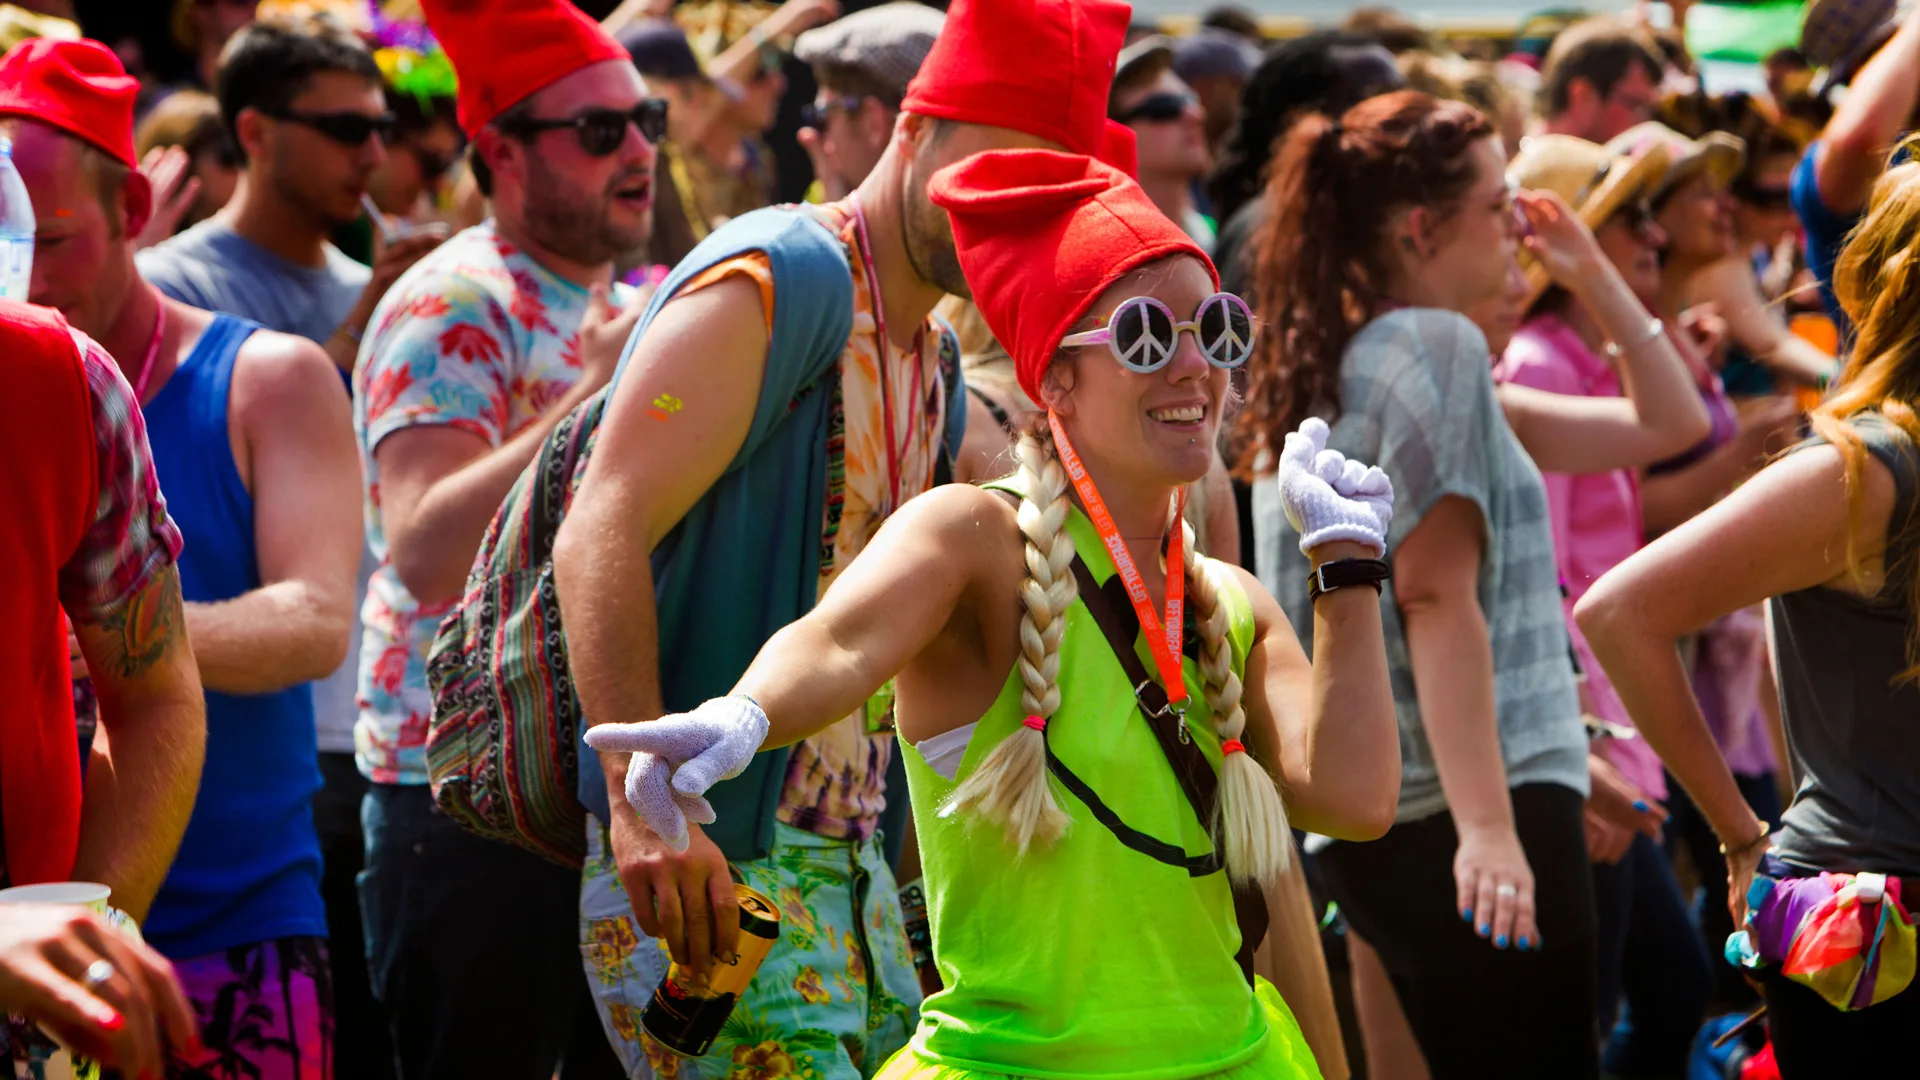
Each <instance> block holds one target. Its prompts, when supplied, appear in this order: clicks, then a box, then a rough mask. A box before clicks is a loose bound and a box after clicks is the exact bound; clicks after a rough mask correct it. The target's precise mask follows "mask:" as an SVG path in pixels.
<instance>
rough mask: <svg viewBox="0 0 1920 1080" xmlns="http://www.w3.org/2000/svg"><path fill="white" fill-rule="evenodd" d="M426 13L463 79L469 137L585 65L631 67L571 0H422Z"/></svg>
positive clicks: (462, 112)
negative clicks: (611, 62) (612, 63)
mask: <svg viewBox="0 0 1920 1080" xmlns="http://www.w3.org/2000/svg"><path fill="white" fill-rule="evenodd" d="M420 11H421V14H423V15H424V16H426V20H427V29H429V30H431V31H433V36H434V38H435V39H437V40H438V41H439V42H440V47H441V48H442V49H445V50H446V53H447V59H448V60H449V61H451V62H452V64H453V71H454V74H455V75H456V76H457V77H458V78H459V86H460V89H459V94H458V98H457V100H456V104H457V106H458V110H459V116H460V128H461V130H463V131H465V132H466V133H467V137H468V138H472V137H473V136H474V135H475V134H476V133H478V132H479V130H480V129H481V128H483V127H486V126H487V124H488V122H490V121H491V120H492V119H493V118H494V117H496V116H499V115H500V114H501V113H503V112H505V111H506V110H508V109H510V108H512V107H513V106H515V105H517V104H519V103H520V102H522V101H524V100H526V98H527V97H528V95H530V94H532V93H534V92H535V91H537V90H541V89H543V88H545V87H547V86H551V85H552V84H554V83H556V82H558V81H560V80H561V79H563V78H566V77H567V76H568V75H571V74H573V73H574V72H576V71H579V70H580V69H581V68H583V67H588V66H590V65H593V64H597V63H600V62H601V61H603V60H618V61H620V62H621V63H631V61H630V60H629V59H628V56H627V50H626V49H624V48H622V47H621V45H620V43H619V42H618V41H615V40H614V39H613V35H611V34H609V33H607V32H606V31H605V30H602V29H601V28H600V24H599V23H597V22H594V21H593V20H592V19H591V18H589V17H588V16H587V14H586V13H585V12H583V11H581V10H580V9H579V8H577V7H574V6H573V5H572V4H571V3H568V2H567V0H420Z"/></svg>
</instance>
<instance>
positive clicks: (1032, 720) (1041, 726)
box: [1020, 716, 1047, 731]
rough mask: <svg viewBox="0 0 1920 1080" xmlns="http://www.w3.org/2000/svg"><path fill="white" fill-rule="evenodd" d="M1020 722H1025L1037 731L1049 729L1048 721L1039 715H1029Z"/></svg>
mask: <svg viewBox="0 0 1920 1080" xmlns="http://www.w3.org/2000/svg"><path fill="white" fill-rule="evenodd" d="M1020 722H1021V723H1022V724H1025V725H1026V726H1028V727H1030V728H1032V729H1033V730H1035V731H1045V730H1047V722H1046V720H1044V719H1042V718H1041V717H1038V716H1029V717H1027V718H1026V719H1025V720H1022V721H1020Z"/></svg>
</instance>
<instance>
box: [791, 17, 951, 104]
mask: <svg viewBox="0 0 1920 1080" xmlns="http://www.w3.org/2000/svg"><path fill="white" fill-rule="evenodd" d="M946 18H947V17H946V16H945V15H943V14H941V13H940V12H939V11H937V10H935V9H934V8H930V7H928V6H926V5H925V4H918V3H913V2H912V0H897V2H896V3H891V4H882V5H880V6H879V7H871V8H867V9H866V10H864V11H856V12H854V13H853V14H851V15H848V16H846V17H845V18H842V19H835V20H834V21H833V22H830V23H828V24H827V25H825V26H821V27H816V28H815V29H812V30H808V31H807V32H806V33H804V34H801V35H800V36H799V37H797V38H794V39H793V55H795V56H797V57H799V58H800V60H801V62H803V63H806V64H810V65H822V66H827V67H846V68H853V69H855V70H857V71H860V72H862V73H863V74H865V75H867V76H869V77H871V78H873V79H875V80H876V81H878V82H879V83H880V84H881V85H883V86H886V87H888V88H889V89H891V90H892V91H893V92H894V96H895V98H896V99H897V98H899V97H900V96H902V95H904V94H905V93H906V91H907V84H908V83H909V82H912V81H913V76H914V74H915V73H916V72H918V71H919V70H920V64H921V62H922V61H924V60H925V59H926V58H927V53H928V52H929V51H930V50H932V48H933V39H935V38H937V37H939V36H940V28H941V27H942V26H943V25H945V23H946Z"/></svg>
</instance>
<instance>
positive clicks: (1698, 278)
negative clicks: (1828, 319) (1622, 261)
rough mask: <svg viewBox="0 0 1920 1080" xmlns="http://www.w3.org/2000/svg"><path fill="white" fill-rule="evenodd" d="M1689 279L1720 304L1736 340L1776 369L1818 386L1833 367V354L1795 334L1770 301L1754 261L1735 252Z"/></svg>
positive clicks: (1698, 293)
mask: <svg viewBox="0 0 1920 1080" xmlns="http://www.w3.org/2000/svg"><path fill="white" fill-rule="evenodd" d="M1687 285H1688V288H1689V289H1690V290H1692V292H1693V293H1694V294H1695V295H1696V296H1697V297H1698V298H1699V299H1701V300H1711V301H1713V302H1714V303H1715V304H1716V305H1718V307H1719V309H1720V314H1721V317H1722V318H1724V319H1726V320H1727V332H1728V333H1729V334H1731V335H1732V336H1733V340H1734V342H1735V344H1737V345H1739V346H1740V347H1741V348H1742V349H1744V350H1746V352H1747V354H1748V355H1749V356H1752V357H1753V358H1754V359H1755V360H1757V361H1759V362H1760V363H1762V364H1765V365H1766V366H1767V367H1768V368H1770V369H1772V370H1773V372H1774V373H1775V374H1777V375H1780V376H1782V377H1785V378H1788V379H1792V380H1793V381H1795V382H1798V383H1803V384H1806V385H1808V386H1818V385H1821V384H1822V383H1823V382H1824V381H1825V380H1826V379H1827V378H1828V377H1829V376H1831V375H1832V374H1833V373H1834V370H1835V365H1834V359H1833V357H1831V356H1828V355H1827V354H1826V353H1824V352H1822V351H1820V349H1819V348H1818V347H1816V346H1815V345H1814V344H1813V343H1812V342H1810V341H1807V340H1806V339H1805V338H1802V337H1801V336H1799V335H1798V334H1795V333H1794V332H1793V331H1792V330H1791V329H1790V328H1789V327H1788V326H1787V320H1786V319H1785V318H1784V317H1783V316H1782V315H1781V313H1780V309H1779V308H1776V307H1774V306H1773V305H1771V304H1769V303H1767V298H1766V297H1765V296H1763V295H1762V294H1761V292H1760V282H1759V281H1758V280H1757V279H1755V278H1754V276H1753V264H1751V263H1749V262H1748V261H1747V260H1746V258H1745V257H1744V256H1741V255H1732V256H1729V257H1728V258H1725V259H1722V260H1720V261H1719V262H1717V263H1713V264H1712V265H1710V266H1706V267H1703V268H1702V269H1701V270H1700V271H1699V272H1698V273H1696V274H1694V275H1693V277H1692V278H1690V279H1689V280H1688V282H1687Z"/></svg>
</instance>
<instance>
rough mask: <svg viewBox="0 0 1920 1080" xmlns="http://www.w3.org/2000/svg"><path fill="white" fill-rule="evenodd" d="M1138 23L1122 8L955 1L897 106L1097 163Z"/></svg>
mask: <svg viewBox="0 0 1920 1080" xmlns="http://www.w3.org/2000/svg"><path fill="white" fill-rule="evenodd" d="M1132 17H1133V8H1131V7H1130V6H1128V5H1127V4H1123V3H1120V2H1118V0H953V5H952V6H951V7H949V8H948V9H947V24H946V26H945V27H944V28H943V29H942V30H941V31H940V36H939V38H937V39H936V40H935V41H934V43H933V51H932V52H930V53H928V54H927V58H926V60H925V61H923V62H922V63H921V65H920V73H919V74H918V75H915V76H914V78H913V82H911V83H909V84H908V85H907V96H906V99H905V100H903V101H902V102H901V103H900V107H901V108H902V109H904V110H906V111H907V112H915V113H920V114H922V115H924V116H938V117H941V118H943V119H947V120H957V121H960V122H961V123H967V124H989V125H991V126H993V127H1003V128H1012V129H1013V130H1015V131H1024V132H1026V133H1027V134H1029V135H1032V136H1035V137H1036V138H1041V139H1046V140H1049V141H1051V142H1056V143H1059V144H1060V145H1061V146H1064V147H1066V148H1067V149H1069V150H1072V151H1073V152H1074V153H1077V154H1097V153H1099V152H1100V145H1101V141H1102V139H1103V138H1104V137H1105V135H1104V132H1105V128H1106V118H1107V90H1108V88H1109V87H1111V86H1112V85H1113V65H1114V62H1115V60H1116V59H1117V58H1118V57H1119V55H1120V46H1121V44H1122V43H1123V42H1124V41H1125V40H1126V36H1127V21H1128V20H1129V19H1131V18H1132Z"/></svg>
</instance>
